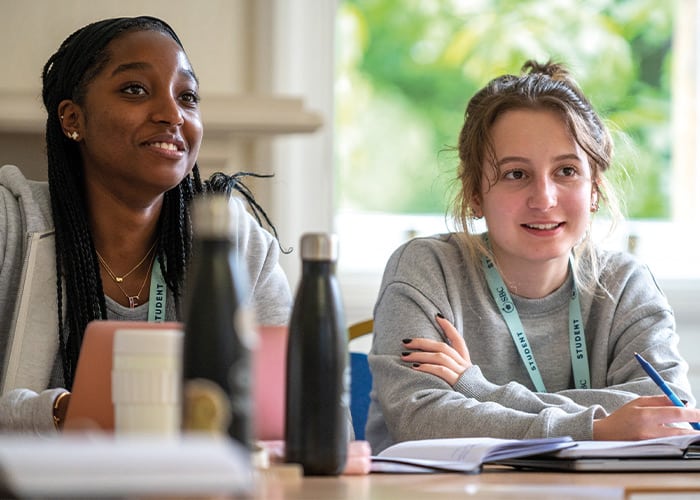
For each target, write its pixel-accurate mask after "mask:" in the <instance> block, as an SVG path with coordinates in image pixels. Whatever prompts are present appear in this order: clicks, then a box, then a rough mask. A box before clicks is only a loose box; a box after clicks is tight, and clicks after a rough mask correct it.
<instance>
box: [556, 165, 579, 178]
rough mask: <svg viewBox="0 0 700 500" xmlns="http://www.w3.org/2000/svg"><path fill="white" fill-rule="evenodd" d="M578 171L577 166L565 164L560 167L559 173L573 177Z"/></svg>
mask: <svg viewBox="0 0 700 500" xmlns="http://www.w3.org/2000/svg"><path fill="white" fill-rule="evenodd" d="M576 173H577V170H576V167H574V166H573V165H565V166H563V167H561V168H560V169H559V175H561V176H562V177H573V176H575V175H576Z"/></svg>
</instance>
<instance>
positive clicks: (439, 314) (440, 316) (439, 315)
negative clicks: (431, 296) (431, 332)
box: [437, 313, 445, 319]
mask: <svg viewBox="0 0 700 500" xmlns="http://www.w3.org/2000/svg"><path fill="white" fill-rule="evenodd" d="M437 317H438V318H442V319H445V317H444V316H443V315H442V313H437Z"/></svg>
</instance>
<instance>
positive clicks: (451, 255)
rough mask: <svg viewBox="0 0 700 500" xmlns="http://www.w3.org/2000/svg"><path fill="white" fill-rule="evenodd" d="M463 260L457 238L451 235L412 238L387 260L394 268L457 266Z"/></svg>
mask: <svg viewBox="0 0 700 500" xmlns="http://www.w3.org/2000/svg"><path fill="white" fill-rule="evenodd" d="M463 260H464V254H463V251H462V249H461V248H460V245H459V242H458V238H457V237H456V236H455V235H454V234H453V233H445V234H436V235H433V236H426V237H419V238H413V239H411V240H410V241H407V242H406V243H404V244H403V245H401V246H400V247H399V248H397V249H396V250H395V251H394V253H393V254H392V256H391V257H390V259H389V263H390V265H391V264H393V265H394V266H396V267H402V266H408V267H413V266H415V265H429V264H437V263H442V264H444V265H448V266H449V265H458V264H461V263H462V262H463Z"/></svg>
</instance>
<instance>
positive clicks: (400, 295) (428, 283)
mask: <svg viewBox="0 0 700 500" xmlns="http://www.w3.org/2000/svg"><path fill="white" fill-rule="evenodd" d="M599 258H600V281H601V283H602V284H603V285H604V287H605V288H606V289H607V291H608V293H609V295H608V294H606V293H605V292H604V291H603V290H599V291H598V293H595V294H590V293H585V292H582V293H581V298H580V300H581V312H582V317H583V321H584V331H585V335H586V346H587V348H588V359H589V368H590V376H591V388H590V389H575V384H574V382H573V377H572V369H571V357H570V353H569V329H568V314H569V313H568V306H569V297H570V293H571V289H572V286H573V279H572V277H571V276H569V278H568V280H567V281H566V282H565V283H564V284H563V285H562V286H561V287H560V288H559V289H558V290H556V291H554V292H553V293H552V294H551V295H549V296H547V297H544V298H541V299H526V298H523V297H518V296H517V295H513V300H514V302H515V306H516V308H517V311H518V313H519V315H520V319H521V321H522V323H523V326H524V329H525V333H526V335H527V337H528V339H529V342H530V345H531V347H532V350H533V352H534V356H535V360H536V362H537V365H538V366H539V369H540V371H541V374H542V378H543V380H544V383H545V386H546V388H547V393H537V392H535V390H534V387H533V385H532V383H531V381H530V378H529V376H528V373H527V371H526V369H525V366H524V365H523V362H522V361H521V360H520V357H519V354H518V351H517V348H516V346H515V344H514V342H513V340H512V337H511V335H510V332H509V330H508V328H507V326H506V324H505V321H504V320H503V318H502V316H501V314H500V312H499V310H498V309H497V308H496V305H495V303H494V301H493V298H492V296H491V294H490V292H489V289H488V285H487V284H486V279H485V277H484V273H483V271H482V268H481V263H480V262H473V259H471V258H470V257H469V255H468V254H467V253H466V252H465V251H464V250H463V249H462V248H461V245H460V244H459V243H458V238H457V237H455V235H439V236H433V237H429V238H417V239H414V240H411V241H409V242H408V243H406V244H404V245H403V246H402V247H400V248H399V249H398V250H396V252H395V253H394V254H393V255H392V257H391V258H390V260H389V262H388V264H387V266H386V270H385V273H384V278H383V281H382V285H381V288H380V292H379V296H378V300H377V303H376V306H375V311H374V320H375V323H374V325H375V334H374V341H373V345H372V349H371V352H370V355H369V362H370V367H371V370H372V375H373V388H372V393H371V404H370V410H369V417H368V421H367V428H366V435H367V439H368V440H369V441H370V444H371V445H372V451H373V453H375V454H376V453H378V452H380V451H381V450H383V449H384V448H386V447H388V446H390V445H391V444H393V443H396V442H399V441H406V440H412V439H428V438H438V437H464V436H490V437H498V438H534V437H547V436H562V435H569V436H572V437H573V438H574V439H578V440H589V439H592V438H593V420H594V419H598V418H602V417H604V416H606V415H607V414H608V413H610V412H612V411H614V410H615V409H617V408H619V407H620V406H622V405H623V404H625V403H627V402H629V401H631V400H632V399H634V398H636V397H637V396H638V395H655V394H661V392H660V390H659V389H658V388H657V387H656V385H655V384H654V383H653V382H652V381H651V380H650V379H649V377H648V376H647V375H646V374H645V373H644V371H643V370H642V368H641V367H640V366H639V364H638V363H637V361H636V360H635V358H634V353H635V352H639V353H640V354H642V355H643V356H644V357H645V358H646V359H647V360H648V361H649V362H650V363H652V365H654V366H655V367H656V368H657V370H659V372H660V373H661V375H662V377H663V378H664V379H665V380H666V381H668V382H669V383H670V386H671V387H672V388H673V390H674V391H676V393H677V394H679V397H681V398H684V399H687V400H689V401H690V404H694V399H693V397H692V394H691V392H690V386H689V383H688V379H687V371H688V365H687V363H686V362H685V361H684V360H683V359H682V358H681V356H680V354H679V352H678V336H677V334H676V332H675V321H674V318H673V312H672V310H671V308H670V306H669V304H668V302H667V300H666V298H665V297H664V295H663V293H662V292H661V290H660V288H659V286H658V285H657V283H656V282H655V280H654V277H653V276H652V274H651V272H650V271H649V269H648V268H647V267H645V266H644V265H642V264H641V263H639V262H638V261H637V260H635V259H634V258H633V257H632V256H630V255H628V254H624V253H612V252H602V253H601V254H600V257H599ZM438 312H439V313H442V314H443V315H444V316H445V317H446V318H447V319H448V320H449V321H451V322H452V323H453V324H454V325H455V327H456V328H457V330H458V331H459V332H461V333H462V335H463V336H464V338H465V340H466V344H467V348H468V349H469V354H470V357H471V360H472V363H473V365H474V366H472V367H471V368H469V369H467V370H466V371H465V372H464V373H463V374H462V376H461V377H460V378H459V380H458V381H457V383H456V384H455V386H454V387H452V386H450V385H449V384H448V383H446V382H445V381H443V380H442V379H440V378H438V377H436V376H433V375H430V374H424V373H420V372H417V371H415V370H413V369H412V368H411V366H410V364H409V363H406V362H403V361H401V357H400V354H401V352H402V351H406V350H407V346H406V345H405V344H403V343H402V339H406V338H417V337H425V338H433V339H438V340H443V341H444V340H445V338H444V335H443V334H442V330H441V329H440V327H439V326H438V324H437V323H436V321H435V316H436V314H437V313H438Z"/></svg>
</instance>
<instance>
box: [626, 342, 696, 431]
mask: <svg viewBox="0 0 700 500" xmlns="http://www.w3.org/2000/svg"><path fill="white" fill-rule="evenodd" d="M634 357H635V358H637V361H639V364H640V365H642V368H644V371H645V372H647V375H649V376H650V377H651V379H652V380H653V381H654V383H655V384H656V385H658V386H659V388H660V389H661V390H662V391H664V394H666V396H668V399H670V400H671V403H673V404H674V405H676V406H680V407H681V408H685V405H684V404H683V401H681V400H680V399H679V398H678V396H676V393H675V392H673V391H672V390H671V388H670V387H669V386H668V385H667V384H666V382H665V381H664V379H662V378H661V375H659V372H657V371H656V370H655V369H654V367H653V366H651V365H650V364H649V362H648V361H647V360H646V359H644V358H643V357H642V356H641V355H640V354H638V353H636V352H635V353H634ZM690 425H691V426H692V427H693V429H695V430H697V431H700V424H698V423H697V422H690Z"/></svg>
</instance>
